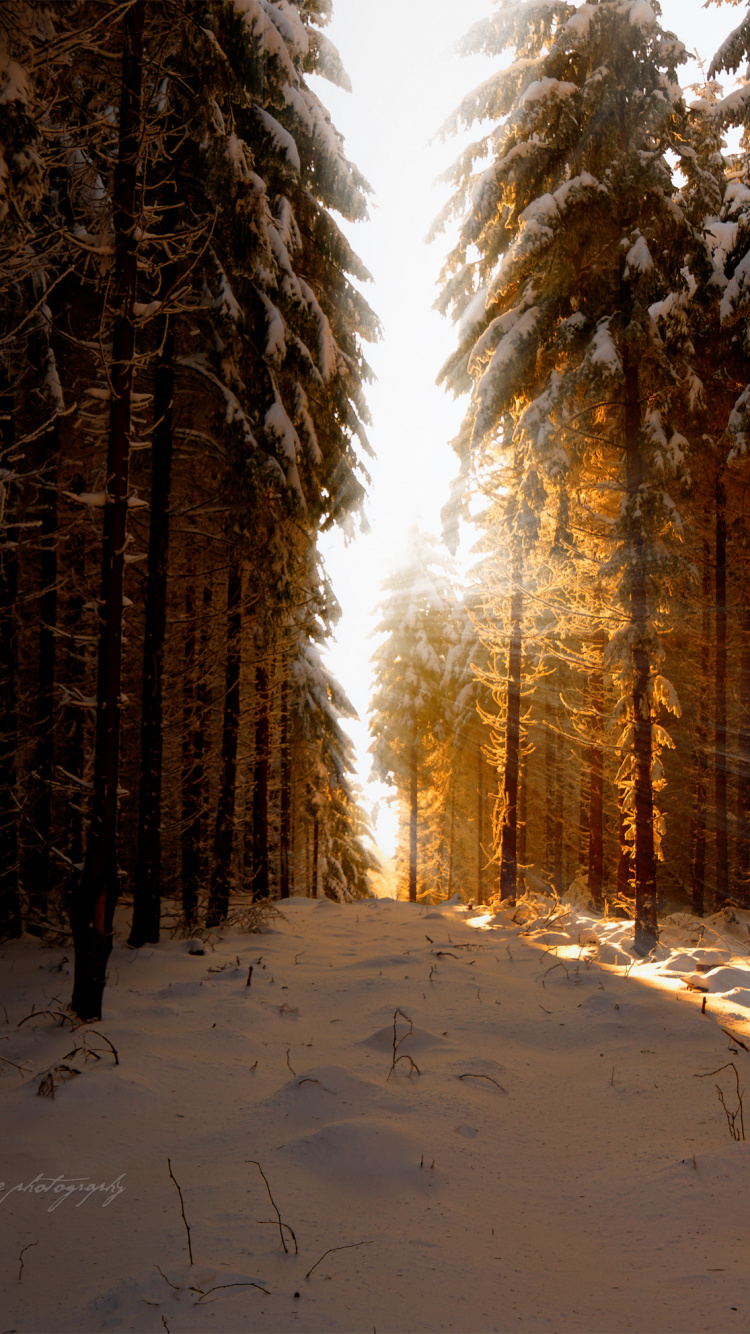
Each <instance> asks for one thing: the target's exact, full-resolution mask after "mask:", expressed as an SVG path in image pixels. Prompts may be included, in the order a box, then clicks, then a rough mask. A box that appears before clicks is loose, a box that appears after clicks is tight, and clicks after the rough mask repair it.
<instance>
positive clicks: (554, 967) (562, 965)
mask: <svg viewBox="0 0 750 1334" xmlns="http://www.w3.org/2000/svg"><path fill="white" fill-rule="evenodd" d="M556 968H562V970H563V972H564V974H565V976H566V978H567V979H568V981H570V973H569V972H568V970H567V968H566V967H565V964H564V963H563V962H562V960H561V959H558V961H557V963H553V965H552V967H551V968H548V969H547V971H546V973H545V974H544V977H543V978H542V986H543V987H544V989H545V991H546V990H547V988H546V986H545V982H544V978H545V977H549V974H550V973H554V971H555V969H556Z"/></svg>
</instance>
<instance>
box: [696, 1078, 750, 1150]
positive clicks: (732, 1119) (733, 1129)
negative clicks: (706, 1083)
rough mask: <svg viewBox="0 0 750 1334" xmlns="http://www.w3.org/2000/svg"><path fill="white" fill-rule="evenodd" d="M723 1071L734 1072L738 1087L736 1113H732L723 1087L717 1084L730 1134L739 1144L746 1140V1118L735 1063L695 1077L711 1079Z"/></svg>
mask: <svg viewBox="0 0 750 1334" xmlns="http://www.w3.org/2000/svg"><path fill="white" fill-rule="evenodd" d="M722 1070H734V1078H735V1083H736V1087H737V1108H736V1111H734V1112H730V1110H729V1108H728V1107H727V1104H726V1101H725V1099H724V1093H723V1090H722V1088H721V1085H720V1084H716V1085H715V1088H716V1092H717V1094H718V1095H719V1102H720V1103H721V1105H722V1107H723V1108H724V1115H725V1116H726V1118H727V1126H728V1127H729V1133H730V1135H731V1136H732V1139H733V1140H736V1141H737V1142H738V1143H739V1142H740V1141H741V1140H744V1138H745V1118H744V1114H743V1110H742V1090H741V1088H740V1075H739V1071H738V1069H737V1066H736V1065H735V1063H734V1061H727V1063H726V1065H720V1066H719V1068H718V1070H708V1071H706V1073H705V1075H695V1076H694V1077H695V1079H710V1077H711V1075H720V1074H721V1072H722ZM737 1117H739V1119H740V1121H739V1125H738V1124H737Z"/></svg>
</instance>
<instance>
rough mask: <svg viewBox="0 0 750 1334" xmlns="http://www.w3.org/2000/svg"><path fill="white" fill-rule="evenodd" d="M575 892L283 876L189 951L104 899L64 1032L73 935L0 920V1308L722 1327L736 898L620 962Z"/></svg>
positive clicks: (195, 1326) (327, 1321)
mask: <svg viewBox="0 0 750 1334" xmlns="http://www.w3.org/2000/svg"><path fill="white" fill-rule="evenodd" d="M574 897H575V896H574ZM576 901H577V902H578V904H579V906H577V907H576V906H573V903H572V902H571V903H556V902H555V901H554V900H552V899H550V898H547V897H544V896H542V895H529V896H528V897H527V898H526V899H524V900H521V901H520V902H519V904H518V905H517V906H515V905H514V906H513V907H508V908H505V909H503V910H502V911H493V910H490V909H485V908H482V909H477V910H476V911H469V910H467V909H466V908H465V907H464V906H463V905H461V904H460V903H458V902H456V901H455V900H453V901H452V902H451V903H450V904H447V905H442V906H440V907H432V908H427V907H421V906H418V905H410V904H407V903H400V902H394V901H392V900H388V899H381V900H368V901H362V902H359V903H353V904H348V905H338V904H334V903H332V902H331V901H329V900H327V899H322V900H319V901H315V900H307V899H302V898H292V899H290V900H289V901H288V902H286V903H284V904H283V905H281V906H282V913H283V915H282V916H279V917H276V918H273V919H272V920H271V921H270V922H269V923H268V924H267V928H266V930H265V931H264V932H263V934H254V935H250V934H247V933H245V932H243V931H242V930H240V929H239V928H234V929H230V930H227V931H224V932H221V933H216V932H213V933H211V934H210V935H205V936H204V937H203V942H202V943H203V948H204V950H205V954H203V955H196V954H195V953H193V952H191V951H192V950H194V949H195V948H196V946H195V939H192V940H190V941H187V940H182V939H179V938H177V937H175V938H172V939H170V938H169V932H168V931H167V932H166V938H165V939H164V941H163V943H162V944H161V945H159V946H158V947H150V946H149V947H144V948H143V949H141V950H139V951H134V950H130V949H128V947H127V946H126V945H125V944H124V939H125V935H126V929H127V922H126V918H125V914H124V913H123V912H120V913H119V914H118V924H117V933H116V935H117V938H116V941H115V946H114V951H113V955H112V959H111V962H110V968H109V985H108V988H107V991H106V994H105V1013H104V1018H103V1019H102V1021H101V1023H98V1024H96V1025H88V1026H85V1027H83V1028H77V1029H76V1030H75V1031H73V1032H71V1031H69V1027H68V1025H67V1024H66V1023H65V1021H63V1026H62V1027H61V1026H59V1025H58V1023H57V1021H56V1020H55V1018H54V1013H53V1015H50V1014H45V1013H44V1011H52V1012H54V1011H56V1010H57V1009H58V1007H62V1006H64V1004H65V1002H66V999H67V996H68V994H69V991H70V984H71V959H72V952H71V949H70V946H67V945H66V946H63V947H55V948H48V947H47V948H45V947H44V946H42V945H41V944H40V943H39V941H37V940H34V939H32V938H30V937H23V938H22V939H21V940H19V941H15V942H10V943H6V944H5V945H4V946H3V947H2V949H0V966H1V967H2V973H3V977H4V982H5V985H4V990H3V997H2V999H3V1003H4V1005H5V1007H6V1009H7V1017H8V1019H7V1023H6V1024H4V1025H3V1024H2V1023H0V1037H2V1039H3V1040H2V1042H1V1043H0V1053H2V1057H3V1058H4V1064H3V1062H2V1061H0V1066H2V1069H3V1070H4V1074H3V1077H2V1079H0V1097H2V1099H3V1126H4V1138H3V1149H2V1157H1V1158H0V1179H1V1180H2V1183H3V1184H2V1186H0V1228H1V1229H2V1252H1V1253H2V1256H3V1260H2V1267H1V1269H0V1293H1V1295H0V1301H1V1302H2V1306H3V1316H4V1328H7V1329H14V1330H17V1331H19V1334H21V1331H29V1330H42V1329H43V1330H45V1331H47V1332H48V1334H60V1332H62V1331H77V1332H78V1331H80V1334H87V1332H88V1331H95V1330H96V1331H99V1330H102V1331H104V1330H115V1329H116V1330H119V1331H126V1330H137V1331H143V1332H144V1334H151V1331H157V1330H159V1331H160V1330H162V1329H165V1328H166V1329H168V1330H171V1331H180V1334H189V1332H190V1331H204V1330H205V1331H209V1330H240V1329H241V1330H243V1331H265V1332H267V1334H268V1332H270V1331H289V1330H300V1331H320V1332H322V1331H331V1334H337V1332H344V1331H363V1334H364V1331H370V1330H372V1329H373V1328H374V1329H376V1330H381V1331H385V1330H391V1331H393V1330H409V1331H451V1330H452V1331H468V1330H472V1331H490V1330H503V1331H507V1330H521V1331H540V1330H556V1331H591V1330H595V1329H596V1330H602V1329H606V1330H608V1331H613V1332H614V1331H625V1330H633V1329H636V1330H645V1329H658V1330H660V1331H686V1330H698V1329H714V1330H719V1329H721V1330H725V1329H726V1330H731V1329H743V1328H746V1327H747V1324H748V1311H749V1309H750V1279H749V1278H748V1273H747V1265H746V1255H745V1250H746V1243H745V1238H746V1236H747V1231H748V1226H750V1189H749V1187H750V1155H749V1153H748V1145H747V1144H745V1143H741V1142H735V1141H734V1140H733V1139H731V1138H730V1136H729V1133H728V1129H727V1121H726V1118H725V1115H724V1112H723V1110H722V1108H721V1105H720V1103H719V1100H718V1097H717V1093H716V1088H715V1086H716V1085H717V1084H718V1085H720V1087H721V1088H722V1090H723V1093H724V1096H725V1098H726V1101H727V1105H728V1106H729V1107H730V1108H733V1107H734V1105H735V1102H734V1101H733V1099H734V1098H735V1092H734V1090H735V1086H734V1076H733V1072H732V1070H731V1069H725V1070H723V1071H721V1072H720V1073H714V1072H718V1071H719V1067H721V1066H725V1065H726V1064H727V1063H728V1062H731V1061H734V1063H735V1066H736V1068H737V1070H738V1072H739V1076H740V1086H741V1087H742V1086H743V1085H744V1083H745V1078H746V1074H747V1061H748V1054H747V1052H746V1050H745V1047H746V1046H747V1045H750V968H749V967H748V957H747V953H748V948H750V936H748V931H747V920H746V919H750V915H748V914H740V919H741V920H737V917H736V915H735V914H731V913H730V914H729V915H728V916H726V917H725V916H718V917H714V918H709V919H705V920H704V921H702V922H701V921H698V920H697V919H695V918H692V917H690V916H689V915H688V914H674V915H672V916H671V917H668V918H666V919H665V922H664V926H663V931H662V941H661V944H660V945H659V947H658V949H657V950H656V951H655V954H654V956H653V957H651V958H650V959H648V960H646V961H640V960H638V959H636V958H635V957H634V956H633V954H632V950H631V948H630V941H631V940H632V934H633V924H632V922H627V921H622V920H619V919H612V918H597V917H596V916H595V914H594V913H592V912H591V911H590V910H587V909H585V908H583V907H581V906H580V904H581V903H582V902H583V901H584V899H583V896H582V895H580V894H579V895H578V898H577V900H576ZM251 967H252V978H251V985H249V986H248V985H247V978H248V970H249V968H251ZM684 979H687V981H686V980H684ZM691 982H692V985H691ZM697 986H700V987H704V986H706V987H707V988H708V990H706V991H702V990H697V989H695V988H696V987H697ZM704 1001H705V1013H703V1012H702V1005H703V1002H704ZM32 1005H33V1006H34V1007H35V1009H36V1010H38V1011H40V1013H39V1014H38V1016H37V1017H34V1018H26V1016H29V1015H30V1014H31V1010H32ZM2 1013H3V1012H2V1010H0V1016H1V1015H2ZM24 1019H25V1022H23V1023H22V1022H21V1021H23V1020H24ZM19 1024H20V1025H21V1026H20V1027H19ZM394 1025H395V1028H394ZM106 1039H108V1040H109V1042H111V1043H112V1044H114V1047H115V1048H116V1052H117V1056H118V1064H115V1060H114V1055H113V1053H112V1050H111V1048H110V1047H109V1046H108V1045H107V1041H106ZM735 1039H736V1040H735ZM84 1042H85V1043H86V1045H87V1046H88V1047H89V1049H90V1052H93V1051H96V1055H97V1056H98V1059H95V1058H94V1057H93V1056H91V1055H90V1056H89V1059H88V1060H86V1059H85V1053H84V1052H83V1051H82V1050H80V1049H81V1048H82V1047H83V1044H84ZM394 1042H395V1044H396V1046H395V1049H394ZM742 1044H744V1046H743V1045H742ZM75 1047H78V1048H79V1051H78V1052H77V1053H73V1054H71V1053H72V1049H73V1048H75ZM11 1063H15V1066H17V1067H20V1071H19V1069H17V1068H14V1066H13V1065H12V1064H11ZM65 1066H67V1067H68V1068H67V1070H65V1069H63V1068H62V1067H65ZM72 1070H77V1071H78V1072H79V1073H78V1074H77V1075H73V1074H72V1073H71V1071H72ZM55 1071H57V1073H56V1074H55V1073H54V1072H55ZM45 1075H50V1076H51V1077H52V1078H53V1079H54V1082H55V1096H54V1098H50V1097H38V1096H36V1094H37V1088H38V1086H39V1084H40V1083H41V1082H42V1079H43V1078H44V1076H45ZM696 1076H698V1077H697V1078H696ZM168 1160H169V1163H170V1164H171V1170H172V1172H173V1175H174V1178H175V1180H176V1181H177V1182H178V1183H179V1188H180V1190H181V1193H182V1198H183V1201H184V1211H185V1217H186V1219H187V1222H188V1223H189V1225H190V1229H191V1234H190V1241H191V1246H192V1253H193V1261H194V1263H193V1264H192V1265H191V1264H190V1262H189V1258H188V1251H187V1240H188V1239H187V1235H186V1231H185V1227H184V1225H183V1222H182V1219H181V1216H180V1200H179V1197H178V1194H177V1188H176V1186H175V1183H174V1181H173V1180H171V1179H170V1175H169V1169H168ZM258 1165H259V1166H258ZM261 1172H262V1173H263V1174H264V1175H265V1178H266V1180H267V1182H268V1188H269V1190H270V1193H271V1195H272V1197H273V1203H272V1202H271V1200H270V1199H269V1195H268V1192H267V1189H266V1185H265V1183H264V1180H263V1177H262V1176H261ZM276 1207H278V1210H279V1214H280V1217H281V1220H283V1224H284V1225H285V1226H284V1227H283V1228H281V1227H280V1226H279V1224H278V1221H277V1215H276ZM292 1230H293V1232H294V1236H295V1238H296V1245H297V1247H298V1253H295V1250H296V1248H295V1244H294V1242H293V1240H292ZM282 1234H283V1238H284V1244H285V1246H286V1247H287V1252H288V1253H285V1252H284V1250H283V1249H282V1240H281V1238H282ZM335 1248H341V1249H335ZM325 1252H329V1253H328V1254H324V1253H325ZM19 1270H21V1278H20V1280H19Z"/></svg>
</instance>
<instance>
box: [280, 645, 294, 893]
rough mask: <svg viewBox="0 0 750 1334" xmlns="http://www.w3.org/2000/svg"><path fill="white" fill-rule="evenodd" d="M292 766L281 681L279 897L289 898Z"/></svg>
mask: <svg viewBox="0 0 750 1334" xmlns="http://www.w3.org/2000/svg"><path fill="white" fill-rule="evenodd" d="M291 811H292V767H291V760H290V747H289V682H288V680H287V677H286V672H284V677H283V680H282V682H281V823H280V828H279V898H281V899H288V898H289V847H290V842H291Z"/></svg>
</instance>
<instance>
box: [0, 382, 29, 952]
mask: <svg viewBox="0 0 750 1334" xmlns="http://www.w3.org/2000/svg"><path fill="white" fill-rule="evenodd" d="M14 409H15V404H14V399H13V395H12V393H11V392H9V391H6V392H5V393H3V394H2V396H1V397H0V439H2V454H0V466H3V467H7V468H8V470H9V471H10V470H11V467H12V465H11V462H10V457H9V456H10V455H11V453H12V450H13V437H14ZM14 490H15V488H14V489H13V490H11V489H10V487H9V489H8V491H9V493H8V495H7V496H6V501H5V505H6V515H5V516H4V517H5V529H4V532H3V535H2V541H1V542H0V939H3V938H6V937H11V938H12V937H16V936H20V934H21V931H22V930H23V924H22V920H21V897H20V893H19V887H18V803H17V800H16V765H17V752H18V632H17V625H16V616H17V601H18V527H17V525H16V523H15V520H14V508H15V495H14Z"/></svg>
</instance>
